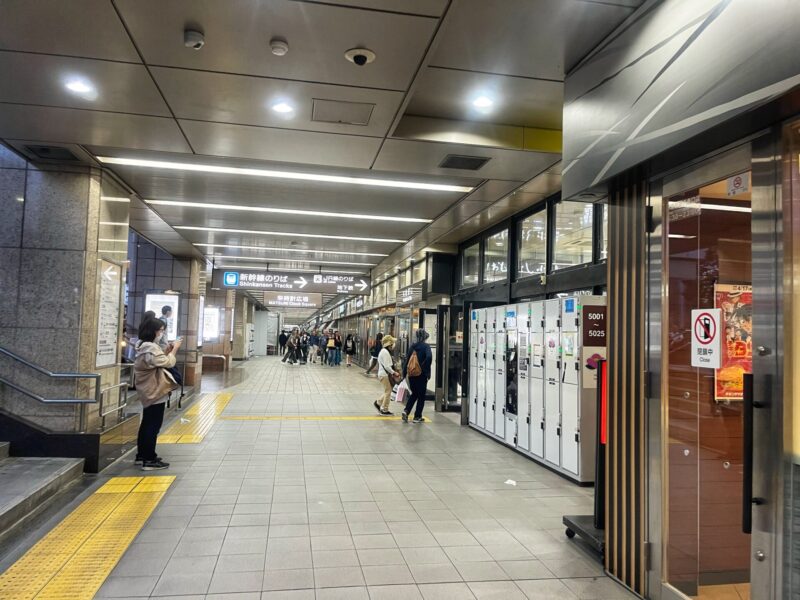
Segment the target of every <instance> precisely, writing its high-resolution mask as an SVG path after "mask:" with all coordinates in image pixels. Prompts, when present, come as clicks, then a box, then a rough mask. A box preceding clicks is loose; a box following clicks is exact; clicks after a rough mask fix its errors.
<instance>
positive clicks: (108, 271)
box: [103, 267, 117, 280]
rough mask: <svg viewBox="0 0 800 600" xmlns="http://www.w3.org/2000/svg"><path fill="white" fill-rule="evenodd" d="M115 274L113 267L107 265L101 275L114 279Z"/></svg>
mask: <svg viewBox="0 0 800 600" xmlns="http://www.w3.org/2000/svg"><path fill="white" fill-rule="evenodd" d="M116 274H117V271H116V270H115V269H114V267H108V268H107V269H106V270H105V271H103V277H105V278H106V279H109V280H111V279H114V276H115V275H116Z"/></svg>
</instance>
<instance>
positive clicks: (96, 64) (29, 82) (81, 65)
mask: <svg viewBox="0 0 800 600" xmlns="http://www.w3.org/2000/svg"><path fill="white" fill-rule="evenodd" d="M0 81H5V82H13V85H3V86H0V102H15V103H18V104H38V105H41V106H60V107H66V108H82V109H87V110H103V111H112V112H122V113H134V114H140V115H156V116H161V117H168V116H170V113H169V109H168V108H167V105H166V103H165V102H164V99H163V98H162V97H161V94H159V93H158V89H157V88H156V86H155V84H154V83H153V80H152V79H151V78H150V76H149V75H148V74H147V69H145V67H144V66H143V65H140V64H139V65H136V64H131V63H119V62H111V61H107V60H91V59H86V58H71V57H64V56H48V55H45V54H26V53H22V52H3V51H0ZM71 82H72V83H74V82H81V83H84V84H86V85H89V86H93V87H94V88H95V90H94V92H86V93H82V94H76V93H74V92H70V91H69V90H68V89H67V88H66V85H67V84H68V83H71Z"/></svg>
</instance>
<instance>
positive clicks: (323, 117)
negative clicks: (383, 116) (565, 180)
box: [311, 98, 375, 125]
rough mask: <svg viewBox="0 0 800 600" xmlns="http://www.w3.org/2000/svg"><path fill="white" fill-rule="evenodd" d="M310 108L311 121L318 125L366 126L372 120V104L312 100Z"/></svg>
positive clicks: (373, 107)
mask: <svg viewBox="0 0 800 600" xmlns="http://www.w3.org/2000/svg"><path fill="white" fill-rule="evenodd" d="M312 102H313V104H312V107H311V120H312V121H316V122H318V123H339V124H342V125H368V124H369V120H370V118H372V111H373V110H374V109H375V105H374V104H368V103H366V102H340V101H339V100H320V99H319V98H314V100H313V101H312Z"/></svg>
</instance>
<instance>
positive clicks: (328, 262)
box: [211, 254, 376, 267]
mask: <svg viewBox="0 0 800 600" xmlns="http://www.w3.org/2000/svg"><path fill="white" fill-rule="evenodd" d="M211 258H224V259H226V260H257V261H259V262H265V263H273V262H303V263H313V264H315V265H360V266H362V267H374V266H375V264H376V263H362V262H346V261H339V260H317V259H315V258H302V259H298V260H291V259H289V258H286V257H284V258H262V257H260V256H231V255H230V254H212V255H211Z"/></svg>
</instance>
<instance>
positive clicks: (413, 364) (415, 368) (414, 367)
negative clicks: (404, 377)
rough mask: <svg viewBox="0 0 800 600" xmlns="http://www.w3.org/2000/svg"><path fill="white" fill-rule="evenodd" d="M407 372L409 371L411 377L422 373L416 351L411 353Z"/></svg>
mask: <svg viewBox="0 0 800 600" xmlns="http://www.w3.org/2000/svg"><path fill="white" fill-rule="evenodd" d="M406 372H407V373H408V376H409V377H419V376H420V375H422V367H421V366H419V360H418V359H417V352H416V351H414V352H413V353H412V354H411V358H409V359H408V364H407V365H406Z"/></svg>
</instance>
